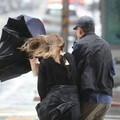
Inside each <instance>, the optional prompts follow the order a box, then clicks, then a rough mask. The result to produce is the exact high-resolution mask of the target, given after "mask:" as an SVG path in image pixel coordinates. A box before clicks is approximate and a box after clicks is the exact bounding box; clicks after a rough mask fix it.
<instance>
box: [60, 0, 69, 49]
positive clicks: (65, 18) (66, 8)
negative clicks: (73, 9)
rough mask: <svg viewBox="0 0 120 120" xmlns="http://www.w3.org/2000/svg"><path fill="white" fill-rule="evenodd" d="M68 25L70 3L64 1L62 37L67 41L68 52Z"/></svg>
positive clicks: (66, 0)
mask: <svg viewBox="0 0 120 120" xmlns="http://www.w3.org/2000/svg"><path fill="white" fill-rule="evenodd" d="M68 23H69V2H68V0H63V8H62V33H61V34H62V37H63V39H64V41H65V51H67V50H68V35H69V34H68Z"/></svg>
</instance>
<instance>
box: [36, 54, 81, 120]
mask: <svg viewBox="0 0 120 120" xmlns="http://www.w3.org/2000/svg"><path fill="white" fill-rule="evenodd" d="M66 60H67V61H68V62H69V65H65V61H66ZM60 61H61V64H59V63H56V62H55V60H54V59H53V58H52V57H50V58H48V59H41V61H40V65H39V74H38V93H39V95H40V98H41V103H39V104H38V105H37V106H36V110H37V113H38V117H39V118H40V120H78V119H79V117H80V105H79V93H78V87H77V70H76V65H75V61H74V57H73V55H72V54H69V53H66V54H64V56H61V58H60Z"/></svg>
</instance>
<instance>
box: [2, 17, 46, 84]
mask: <svg viewBox="0 0 120 120" xmlns="http://www.w3.org/2000/svg"><path fill="white" fill-rule="evenodd" d="M45 34H46V31H45V28H44V25H43V23H42V21H41V20H39V19H38V18H33V17H29V16H26V15H20V16H18V17H15V18H9V19H8V22H7V24H6V25H5V26H4V27H3V29H2V36H1V39H0V81H2V82H3V81H6V80H9V79H12V78H15V77H18V76H20V75H22V74H24V73H27V72H29V71H30V70H31V67H30V63H29V60H28V56H27V54H26V53H25V52H21V51H20V50H19V49H18V47H21V46H22V45H23V44H24V42H25V41H26V40H27V39H28V38H30V37H38V36H39V35H45Z"/></svg>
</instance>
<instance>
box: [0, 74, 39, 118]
mask: <svg viewBox="0 0 120 120" xmlns="http://www.w3.org/2000/svg"><path fill="white" fill-rule="evenodd" d="M36 83H37V79H36V78H35V77H33V76H32V73H31V72H29V73H27V74H24V75H22V76H20V77H18V78H15V79H12V80H9V81H6V82H2V83H0V120H37V114H36V111H35V106H36V104H37V103H38V102H39V101H34V97H35V96H36V94H35V91H36Z"/></svg>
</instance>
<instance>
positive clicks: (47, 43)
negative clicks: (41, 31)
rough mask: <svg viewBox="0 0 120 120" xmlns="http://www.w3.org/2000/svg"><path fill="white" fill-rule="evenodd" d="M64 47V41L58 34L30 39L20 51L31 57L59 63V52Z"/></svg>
mask: <svg viewBox="0 0 120 120" xmlns="http://www.w3.org/2000/svg"><path fill="white" fill-rule="evenodd" d="M63 47H64V40H63V39H62V37H61V36H60V35H59V34H50V35H41V36H39V37H38V38H30V39H28V40H27V41H26V42H25V44H24V45H23V46H22V47H21V48H20V49H21V50H22V51H26V52H27V53H28V55H29V56H30V57H31V58H33V57H37V58H39V57H42V58H44V59H48V58H49V57H53V59H54V60H55V61H56V62H57V63H60V50H62V49H63Z"/></svg>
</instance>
